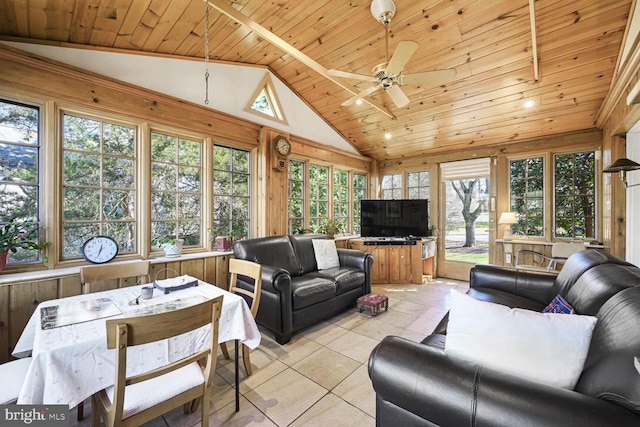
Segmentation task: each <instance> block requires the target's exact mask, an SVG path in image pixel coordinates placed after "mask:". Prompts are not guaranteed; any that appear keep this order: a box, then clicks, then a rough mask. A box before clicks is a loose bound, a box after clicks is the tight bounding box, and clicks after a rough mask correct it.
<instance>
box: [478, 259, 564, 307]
mask: <svg viewBox="0 0 640 427" xmlns="http://www.w3.org/2000/svg"><path fill="white" fill-rule="evenodd" d="M556 277H557V275H555V274H549V273H543V272H534V271H523V270H515V269H513V268H508V267H502V266H499V265H491V264H476V265H475V266H473V267H472V268H471V273H470V277H469V287H470V288H472V289H481V288H490V289H496V290H499V291H503V292H508V293H511V294H514V295H518V296H521V297H525V298H529V299H532V300H534V301H538V302H540V303H542V304H547V303H548V302H549V301H551V299H552V298H553V297H554V296H555V295H551V292H552V291H551V288H552V287H553V284H554V283H555V280H556Z"/></svg>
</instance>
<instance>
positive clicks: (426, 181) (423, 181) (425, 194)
mask: <svg viewBox="0 0 640 427" xmlns="http://www.w3.org/2000/svg"><path fill="white" fill-rule="evenodd" d="M430 198H431V172H429V171H419V172H408V173H407V199H430Z"/></svg>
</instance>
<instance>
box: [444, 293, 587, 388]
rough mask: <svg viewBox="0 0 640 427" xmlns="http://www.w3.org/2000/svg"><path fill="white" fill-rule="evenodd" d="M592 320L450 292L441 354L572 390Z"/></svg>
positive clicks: (582, 359)
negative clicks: (445, 334)
mask: <svg viewBox="0 0 640 427" xmlns="http://www.w3.org/2000/svg"><path fill="white" fill-rule="evenodd" d="M596 321H597V319H596V318H595V317H592V316H579V315H572V316H559V315H557V314H551V313H537V312H533V311H530V310H523V309H518V308H514V309H510V308H508V307H506V306H503V305H500V304H491V303H486V302H483V301H478V300H476V299H474V298H472V297H470V296H468V295H465V294H461V293H459V292H457V291H455V290H452V292H451V310H450V312H449V327H448V330H447V340H446V343H445V352H446V353H449V354H453V355H456V356H459V357H462V358H464V359H467V360H470V361H474V362H476V363H479V364H482V365H484V366H486V367H488V368H491V369H496V370H498V371H501V372H504V373H507V374H511V375H516V376H519V377H522V378H527V379H530V380H533V381H537V382H541V383H545V384H548V385H551V386H556V387H563V388H567V389H573V387H574V386H575V384H576V382H577V381H578V378H579V376H580V373H581V372H582V368H583V365H584V361H585V359H586V357H587V351H588V349H589V343H590V340H591V333H592V331H593V327H594V326H595V323H596Z"/></svg>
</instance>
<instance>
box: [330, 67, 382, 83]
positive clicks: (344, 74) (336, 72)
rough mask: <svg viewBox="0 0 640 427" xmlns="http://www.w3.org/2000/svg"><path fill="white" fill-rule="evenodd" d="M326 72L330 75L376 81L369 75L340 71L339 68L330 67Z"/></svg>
mask: <svg viewBox="0 0 640 427" xmlns="http://www.w3.org/2000/svg"><path fill="white" fill-rule="evenodd" d="M328 73H329V75H330V76H334V77H342V78H345V79H354V80H364V81H370V82H374V81H376V80H375V79H374V78H373V77H371V76H365V75H364V74H356V73H349V72H348V71H340V70H333V69H332V70H328Z"/></svg>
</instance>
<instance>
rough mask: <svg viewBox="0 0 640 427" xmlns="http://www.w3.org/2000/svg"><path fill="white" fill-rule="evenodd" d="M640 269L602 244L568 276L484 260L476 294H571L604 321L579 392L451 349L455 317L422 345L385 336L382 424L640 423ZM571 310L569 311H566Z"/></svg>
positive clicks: (511, 299)
mask: <svg viewBox="0 0 640 427" xmlns="http://www.w3.org/2000/svg"><path fill="white" fill-rule="evenodd" d="M638 284H640V269H638V268H637V267H635V266H633V265H631V264H629V263H627V262H625V261H623V260H621V259H618V258H616V257H613V256H611V255H608V254H605V253H600V252H597V251H593V250H588V251H582V252H578V253H576V254H574V255H572V256H571V257H569V259H568V260H567V262H566V264H565V266H564V267H563V269H562V271H561V272H560V273H559V275H558V276H557V277H556V276H553V275H548V274H544V273H532V272H524V271H515V270H513V269H508V268H504V267H499V266H492V265H477V266H475V267H474V268H473V269H472V271H471V276H470V290H469V292H468V294H469V295H471V296H473V297H475V298H476V299H480V300H484V301H491V302H495V303H499V304H503V305H507V306H509V307H520V308H525V309H529V310H535V311H542V310H543V308H544V307H545V306H546V305H547V304H548V303H549V302H550V301H551V300H552V299H553V297H554V296H556V295H558V294H560V295H562V296H563V297H564V298H565V299H566V300H567V301H568V302H569V303H570V304H571V305H572V306H573V307H574V309H575V312H576V313H578V314H587V315H593V316H596V317H597V318H598V320H597V323H596V325H595V329H594V330H593V334H592V338H591V343H590V346H589V351H588V354H587V359H586V361H585V364H584V367H583V370H582V373H581V374H580V377H579V380H578V382H577V384H576V386H575V388H574V389H573V390H568V389H564V388H559V387H554V386H550V385H546V384H543V383H540V382H534V381H531V380H527V379H523V378H519V377H516V376H510V375H506V374H503V373H501V372H499V370H494V369H489V368H486V367H483V366H480V365H478V364H476V363H474V362H470V361H467V360H463V359H461V358H458V357H455V356H453V355H451V354H447V353H445V351H444V346H445V342H446V326H447V318H446V317H445V318H444V319H443V321H442V322H441V324H440V325H439V326H438V327H437V328H436V331H434V333H433V334H432V335H430V336H429V337H427V338H425V339H424V340H423V341H422V342H421V343H416V342H412V341H409V340H405V339H402V338H399V337H392V336H389V337H386V338H384V339H383V341H382V342H381V343H380V344H379V345H378V346H377V347H376V348H375V349H374V350H373V352H372V354H371V356H370V358H369V376H370V378H371V381H372V383H373V387H374V389H375V391H376V418H377V425H379V426H397V425H402V426H434V425H440V426H465V425H466V426H525V425H526V426H598V427H602V426H631V425H640V372H638V371H637V370H636V369H635V368H634V356H640V286H637V285H638ZM558 316H564V314H558Z"/></svg>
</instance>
